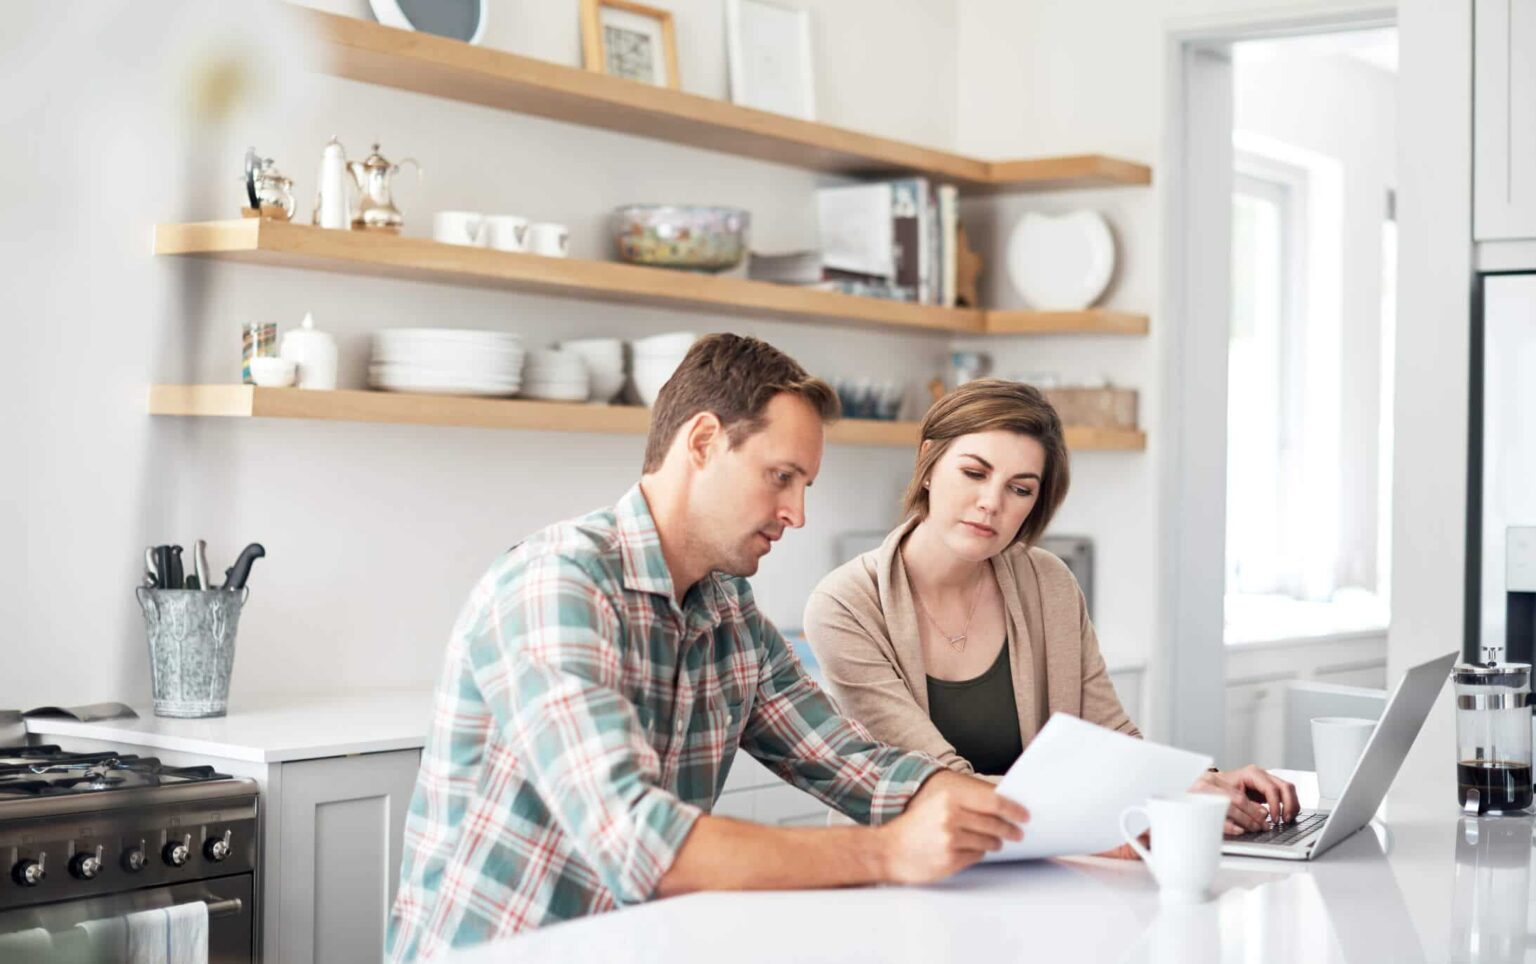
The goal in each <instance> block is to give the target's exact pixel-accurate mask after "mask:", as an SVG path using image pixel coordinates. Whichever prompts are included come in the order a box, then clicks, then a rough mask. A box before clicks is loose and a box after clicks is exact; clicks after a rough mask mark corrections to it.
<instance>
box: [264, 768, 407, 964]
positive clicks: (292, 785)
mask: <svg viewBox="0 0 1536 964" xmlns="http://www.w3.org/2000/svg"><path fill="white" fill-rule="evenodd" d="M420 760H421V753H420V751H418V750H399V751H395V752H391V753H364V754H360V755H358V756H344V757H332V758H329V759H323V760H302V761H299V762H296V763H285V764H283V765H282V794H281V799H280V801H279V802H278V806H279V807H280V808H281V809H282V822H281V827H282V830H281V832H280V839H279V840H277V841H276V846H277V848H278V849H279V850H280V851H281V854H280V858H281V859H280V860H279V862H278V867H279V870H278V872H279V873H280V874H281V879H280V880H278V881H276V884H277V891H278V893H279V897H278V904H279V908H278V912H279V914H280V921H281V923H280V926H279V933H278V940H277V945H278V946H277V947H276V948H268V950H267V955H266V956H267V959H268V960H276V961H282V962H284V964H315V962H323V964H333V962H335V964H345V962H349V961H367V962H369V964H377V962H378V961H380V960H382V959H383V957H384V928H385V925H386V923H387V922H388V920H389V906H390V903H391V902H392V901H393V900H394V897H395V886H396V884H397V882H398V879H399V875H400V842H401V837H402V835H403V834H404V830H405V814H406V810H407V808H408V807H409V806H410V803H411V792H412V790H413V789H414V787H415V783H416V769H417V766H418V765H419V764H420ZM269 893H270V891H269Z"/></svg>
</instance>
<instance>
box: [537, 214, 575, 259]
mask: <svg viewBox="0 0 1536 964" xmlns="http://www.w3.org/2000/svg"><path fill="white" fill-rule="evenodd" d="M570 246H571V232H570V231H569V230H568V229H567V228H566V226H565V225H563V224H555V223H553V222H541V223H538V224H530V225H528V250H529V251H532V252H533V253H534V254H542V255H546V256H548V257H551V258H563V257H565V256H566V254H567V253H568V252H569V251H570Z"/></svg>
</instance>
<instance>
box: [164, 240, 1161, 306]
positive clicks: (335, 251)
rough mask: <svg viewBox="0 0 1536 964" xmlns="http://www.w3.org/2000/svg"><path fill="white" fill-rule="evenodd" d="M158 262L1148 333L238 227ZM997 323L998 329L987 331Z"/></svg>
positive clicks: (175, 248) (593, 296)
mask: <svg viewBox="0 0 1536 964" xmlns="http://www.w3.org/2000/svg"><path fill="white" fill-rule="evenodd" d="M155 253H156V254H158V255H195V256H199V257H206V258H216V259H220V260H227V261H244V262H250V263H255V264H267V265H278V266H283V267H292V268H306V269H310V270H316V271H340V272H347V273H351V274H362V275H373V276H382V277H388V278H408V279H413V280H418V281H438V282H446V283H451V284H466V285H475V286H481V287H493V288H510V289H514V290H520V291H532V292H536V293H542V294H551V295H559V296H563V297H575V298H584V299H589V300H595V301H608V302H619V303H623V304H636V305H658V306H665V307H672V308H682V309H688V310H693V311H729V312H738V313H746V314H750V315H754V316H758V317H767V318H784V319H791V320H798V321H837V322H843V323H852V324H866V325H877V326H882V327H886V328H898V329H907V330H918V331H941V332H954V333H958V334H971V335H978V334H985V333H987V332H989V331H993V330H996V331H999V332H1003V333H1009V332H1013V333H1035V334H1040V333H1045V332H1058V333H1063V334H1068V333H1082V332H1104V333H1110V334H1117V333H1131V334H1140V333H1145V331H1146V329H1147V320H1146V317H1145V316H1143V315H1130V314H1126V313H1124V312H1112V311H1104V310H1101V309H1091V310H1089V311H1086V312H1048V313H1042V312H1017V311H1005V312H986V311H981V310H978V309H972V308H940V307H937V306H934V305H919V304H913V303H911V302H903V301H889V300H885V299H882V298H861V297H856V296H854V295H845V294H840V293H838V292H833V291H815V290H810V289H806V288H798V287H794V286H792V285H778V284H770V283H768V282H764V281H751V280H748V279H745V278H731V277H723V276H720V275H709V274H700V273H696V272H688V271H672V270H668V269H665V268H648V267H644V266H641V265H633V264H623V263H620V262H616V261H582V260H578V259H575V258H547V257H543V256H541V255H536V254H516V253H512V252H507V251H496V250H492V249H489V248H471V247H467V246H464V245H458V244H444V243H442V242H438V241H430V240H426V239H423V238H409V237H398V236H396V235H391V234H377V233H373V232H368V231H335V230H328V229H325V228H317V227H313V226H310V225H305V224H293V223H291V222H283V221H270V220H266V219H263V218H243V219H240V220H232V221H204V222H199V223H194V224H162V225H159V226H157V227H156V228H155ZM993 317H996V318H999V319H1002V322H1003V327H1001V328H997V329H993V328H992V327H991V320H990V319H992V318H993Z"/></svg>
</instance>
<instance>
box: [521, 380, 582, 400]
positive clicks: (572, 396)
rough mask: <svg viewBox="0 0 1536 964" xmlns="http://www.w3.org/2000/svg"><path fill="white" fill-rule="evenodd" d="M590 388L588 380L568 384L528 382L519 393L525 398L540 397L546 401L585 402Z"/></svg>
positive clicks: (539, 398)
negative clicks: (536, 383) (534, 383)
mask: <svg viewBox="0 0 1536 964" xmlns="http://www.w3.org/2000/svg"><path fill="white" fill-rule="evenodd" d="M588 391H589V388H588V386H587V383H586V382H576V383H573V384H568V385H555V384H544V385H533V384H529V383H527V382H524V383H523V387H522V389H521V390H519V391H518V394H519V395H521V396H523V397H524V398H532V399H538V400H540V401H546V402H584V401H586V400H587V393H588Z"/></svg>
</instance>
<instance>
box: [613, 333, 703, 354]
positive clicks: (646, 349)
mask: <svg viewBox="0 0 1536 964" xmlns="http://www.w3.org/2000/svg"><path fill="white" fill-rule="evenodd" d="M698 340H699V336H698V333H696V332H692V331H674V332H669V333H667V334H665V335H652V336H651V337H649V338H639V339H636V340H635V341H633V342H631V343H630V344H631V346H632V347H633V348H634V351H635V357H636V358H641V357H649V356H652V355H676V356H677V358H678V359H679V360H681V359H682V357H683V356H684V355H686V354H688V349H690V348H692V347H693V343H694V342H696V341H698Z"/></svg>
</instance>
